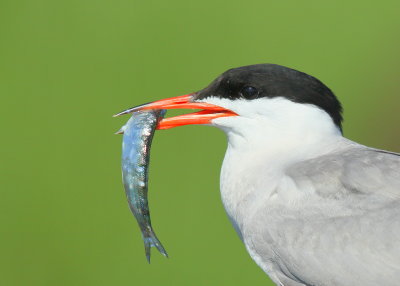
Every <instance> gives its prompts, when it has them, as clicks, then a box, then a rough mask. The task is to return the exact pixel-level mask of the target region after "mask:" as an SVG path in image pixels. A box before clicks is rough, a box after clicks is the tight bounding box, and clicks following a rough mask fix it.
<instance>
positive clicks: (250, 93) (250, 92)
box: [240, 86, 259, 99]
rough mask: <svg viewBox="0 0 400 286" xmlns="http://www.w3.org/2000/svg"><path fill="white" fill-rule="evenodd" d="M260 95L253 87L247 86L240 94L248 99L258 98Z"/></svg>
mask: <svg viewBox="0 0 400 286" xmlns="http://www.w3.org/2000/svg"><path fill="white" fill-rule="evenodd" d="M258 93H259V92H258V89H257V88H255V87H252V86H245V87H243V88H242V89H241V90H240V94H241V95H242V96H243V97H244V98H246V99H253V98H256V97H257V95H258Z"/></svg>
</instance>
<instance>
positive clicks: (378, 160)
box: [252, 145, 400, 286]
mask: <svg viewBox="0 0 400 286" xmlns="http://www.w3.org/2000/svg"><path fill="white" fill-rule="evenodd" d="M287 175H288V176H289V177H290V178H291V179H292V180H293V182H294V183H295V185H296V186H297V188H298V189H299V190H308V191H310V192H312V193H314V194H317V195H316V196H312V199H310V200H313V202H312V203H310V205H309V206H308V205H307V204H306V203H305V204H304V206H302V207H300V208H298V209H297V210H296V211H294V212H290V211H291V210H282V209H279V210H276V212H277V215H276V217H280V219H277V221H278V223H276V224H275V225H273V224H272V225H271V226H270V227H268V228H265V227H262V225H263V224H264V225H265V223H266V220H268V219H269V218H268V216H267V215H264V217H259V219H258V223H259V224H260V225H258V226H256V227H255V228H254V229H257V228H258V229H264V230H263V231H262V232H258V233H257V234H258V235H257V234H255V235H254V241H253V242H252V243H253V244H254V246H255V248H257V249H258V250H259V254H260V255H261V257H262V256H263V253H262V252H263V251H265V255H266V256H267V255H269V256H270V253H271V251H272V252H273V253H274V258H273V259H274V261H275V263H276V266H275V267H277V268H278V269H279V271H278V274H277V275H278V276H279V275H281V277H282V279H291V280H290V281H293V284H290V283H288V284H287V285H321V286H322V285H326V286H328V285H329V286H333V285H337V286H345V285H349V286H350V285H351V286H357V285H360V286H361V285H363V286H364V285H365V286H367V285H368V286H369V285H371V286H372V285H385V286H389V285H393V286H394V285H400V156H399V154H395V153H390V152H386V151H382V150H376V149H371V148H367V147H364V146H360V145H358V146H356V147H352V148H349V149H346V150H345V151H338V152H336V153H333V154H329V155H326V156H322V157H319V158H316V159H312V160H309V161H306V162H302V163H299V164H296V165H294V166H292V167H291V168H290V169H288V170H287ZM272 212H273V210H271V212H270V214H269V216H271V213H272ZM264 213H266V212H265V211H264ZM260 218H261V219H260ZM271 245H272V247H271ZM271 249H272V250H271ZM282 281H283V280H282ZM296 283H300V284H296ZM283 284H285V283H283Z"/></svg>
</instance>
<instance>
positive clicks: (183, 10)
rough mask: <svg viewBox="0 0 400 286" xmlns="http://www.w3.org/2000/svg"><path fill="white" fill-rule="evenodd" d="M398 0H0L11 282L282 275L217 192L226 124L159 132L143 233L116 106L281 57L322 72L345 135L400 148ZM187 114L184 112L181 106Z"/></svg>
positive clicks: (226, 280) (188, 280)
mask: <svg viewBox="0 0 400 286" xmlns="http://www.w3.org/2000/svg"><path fill="white" fill-rule="evenodd" d="M399 11H400V4H399V2H398V1H329V2H328V1H267V0H259V1H237V0H231V1H215V0H213V1H211V0H203V1H195V2H194V1H193V2H192V1H174V0H171V1H155V0H149V1H137V0H114V1H102V0H96V1H94V0H68V1H65V0H60V1H50V0H41V1H39V0H38V1H33V0H31V1H11V0H2V1H0V95H1V120H0V124H1V132H2V136H1V141H0V142H1V143H0V144H1V145H0V147H1V148H0V152H1V164H0V168H1V173H0V174H1V175H0V176H1V177H0V182H1V200H0V210H1V211H0V212H1V215H0V223H1V228H0V229H1V233H0V242H1V243H0V285H272V284H271V282H269V280H268V278H267V277H266V276H265V275H264V273H263V272H262V271H261V270H260V269H259V268H258V267H257V266H256V264H255V263H254V262H253V261H252V260H251V259H250V257H249V256H248V255H247V253H246V251H245V249H244V247H243V245H242V244H241V242H240V241H239V239H238V238H237V236H236V234H235V232H234V230H233V228H232V227H231V225H230V222H229V221H228V219H227V217H226V215H225V213H224V210H223V207H222V204H221V202H220V197H219V169H220V165H221V162H222V159H223V155H224V150H225V146H226V142H225V136H224V134H223V133H222V132H220V131H219V130H216V129H213V128H210V127H203V126H186V127H181V128H176V129H172V130H169V131H160V132H157V134H156V137H155V141H154V145H153V151H152V162H151V170H150V197H149V199H150V207H151V211H152V218H153V225H154V227H155V229H156V232H157V234H158V236H159V238H160V239H161V241H162V242H163V244H164V246H165V247H166V249H167V251H168V252H169V254H170V259H165V258H164V257H162V256H161V255H159V253H157V252H156V251H154V250H153V252H152V253H153V255H152V263H151V264H150V265H148V264H147V262H146V259H145V256H144V250H143V243H142V241H141V236H140V232H139V229H138V227H137V225H136V222H135V221H134V219H133V216H132V215H131V213H130V211H129V208H128V206H127V202H126V199H125V195H124V191H123V188H122V184H121V174H120V152H121V139H122V137H121V136H117V135H113V133H114V132H115V131H116V130H118V129H119V127H120V126H121V125H123V124H124V122H125V121H126V120H127V119H128V117H123V118H116V119H115V118H112V117H111V115H112V114H114V113H116V112H118V111H120V110H122V109H125V108H127V107H131V106H133V105H137V104H141V103H143V102H148V101H152V100H155V99H161V98H165V97H172V96H177V95H182V94H186V93H189V92H192V91H196V90H199V89H201V88H202V87H204V86H205V85H206V84H208V83H209V82H210V81H211V80H212V79H214V78H215V77H216V76H217V75H219V74H220V73H222V72H223V71H225V70H226V69H228V68H232V67H237V66H241V65H248V64H255V63H267V62H269V63H278V64H281V65H286V66H289V67H292V68H296V69H299V70H301V71H304V72H307V73H309V74H312V75H314V76H316V77H317V78H319V79H321V80H322V81H323V82H324V83H326V84H327V85H328V86H329V87H330V88H331V89H332V90H333V91H334V92H335V93H336V94H337V96H338V97H339V99H340V100H341V101H342V103H343V105H344V108H345V113H344V115H345V124H344V131H345V135H346V136H347V137H349V138H351V139H353V140H356V141H359V142H361V143H363V144H366V145H371V146H374V147H378V148H385V149H390V150H394V151H400V144H399V141H400V136H399V134H398V121H399V118H400V115H399V114H398V110H399V108H398V107H399V102H400V99H399V97H398V93H399V90H400V84H399V80H398V78H399V68H398V67H399V64H400V57H399V50H400V37H399V31H400V17H399ZM171 114H174V113H170V115H171Z"/></svg>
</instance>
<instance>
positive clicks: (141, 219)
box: [117, 109, 168, 263]
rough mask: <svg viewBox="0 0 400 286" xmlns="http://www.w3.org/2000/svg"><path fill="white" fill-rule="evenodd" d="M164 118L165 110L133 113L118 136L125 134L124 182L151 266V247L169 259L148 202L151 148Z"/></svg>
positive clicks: (123, 149)
mask: <svg viewBox="0 0 400 286" xmlns="http://www.w3.org/2000/svg"><path fill="white" fill-rule="evenodd" d="M164 115H165V110H160V109H157V110H148V111H138V112H134V113H133V115H132V117H131V118H130V119H129V120H128V122H127V123H126V125H124V126H123V127H122V128H121V129H120V130H119V131H118V132H117V133H120V134H122V133H123V134H124V138H123V142H122V180H123V183H124V187H125V193H126V197H127V199H128V203H129V207H130V209H131V211H132V213H133V215H134V216H135V218H136V221H137V222H138V224H139V227H140V230H141V231H142V238H143V241H144V248H145V252H146V258H147V261H148V262H149V263H150V248H151V247H156V248H157V249H158V251H160V253H161V254H163V255H164V256H166V257H168V254H167V252H166V251H165V249H164V247H163V246H162V245H161V242H160V241H159V240H158V238H157V236H156V234H155V233H154V230H153V227H152V226H151V220H150V210H149V205H148V201H147V191H148V189H147V182H148V168H149V161H150V147H151V141H152V140H153V135H154V132H155V130H156V126H157V123H158V122H159V120H161V119H162V118H163V117H164Z"/></svg>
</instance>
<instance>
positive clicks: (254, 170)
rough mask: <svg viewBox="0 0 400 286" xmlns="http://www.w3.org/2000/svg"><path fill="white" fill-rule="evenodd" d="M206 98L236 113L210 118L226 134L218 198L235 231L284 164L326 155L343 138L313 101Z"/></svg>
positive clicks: (268, 190) (273, 184)
mask: <svg viewBox="0 0 400 286" xmlns="http://www.w3.org/2000/svg"><path fill="white" fill-rule="evenodd" d="M207 102H208V103H212V104H216V105H219V106H222V107H224V108H227V109H230V110H232V111H234V112H236V113H237V114H239V116H235V117H223V118H217V119H214V120H213V122H212V124H213V125H214V126H216V127H218V128H220V129H222V130H223V131H224V132H225V133H226V134H227V137H228V148H227V151H226V154H225V159H224V162H223V166H222V170H221V181H220V184H221V186H220V187H221V196H222V201H223V203H224V206H225V209H226V211H227V213H228V216H229V217H230V218H231V221H232V223H233V224H234V226H235V228H236V230H237V231H238V233H239V235H241V233H240V228H241V224H242V223H243V220H244V219H245V218H246V216H249V215H250V213H251V210H252V209H255V206H254V205H253V204H256V203H257V202H259V201H260V199H265V198H266V197H268V196H269V195H270V194H271V193H272V191H273V190H274V189H275V188H276V186H277V184H280V183H281V179H282V176H283V174H284V170H285V169H286V167H288V166H290V165H292V164H294V163H296V162H299V161H303V160H307V159H310V158H314V157H317V156H320V155H322V154H325V153H329V152H331V151H332V150H334V149H335V147H336V146H337V143H338V141H341V140H343V137H342V134H341V132H340V130H339V128H338V127H337V126H336V125H335V124H334V123H333V121H332V119H331V117H330V116H329V115H328V114H327V113H326V112H325V111H323V110H321V109H319V108H318V107H316V106H313V105H309V104H300V103H294V102H292V101H289V100H287V99H284V98H272V99H269V98H261V99H256V100H234V101H233V100H227V99H219V98H207Z"/></svg>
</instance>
